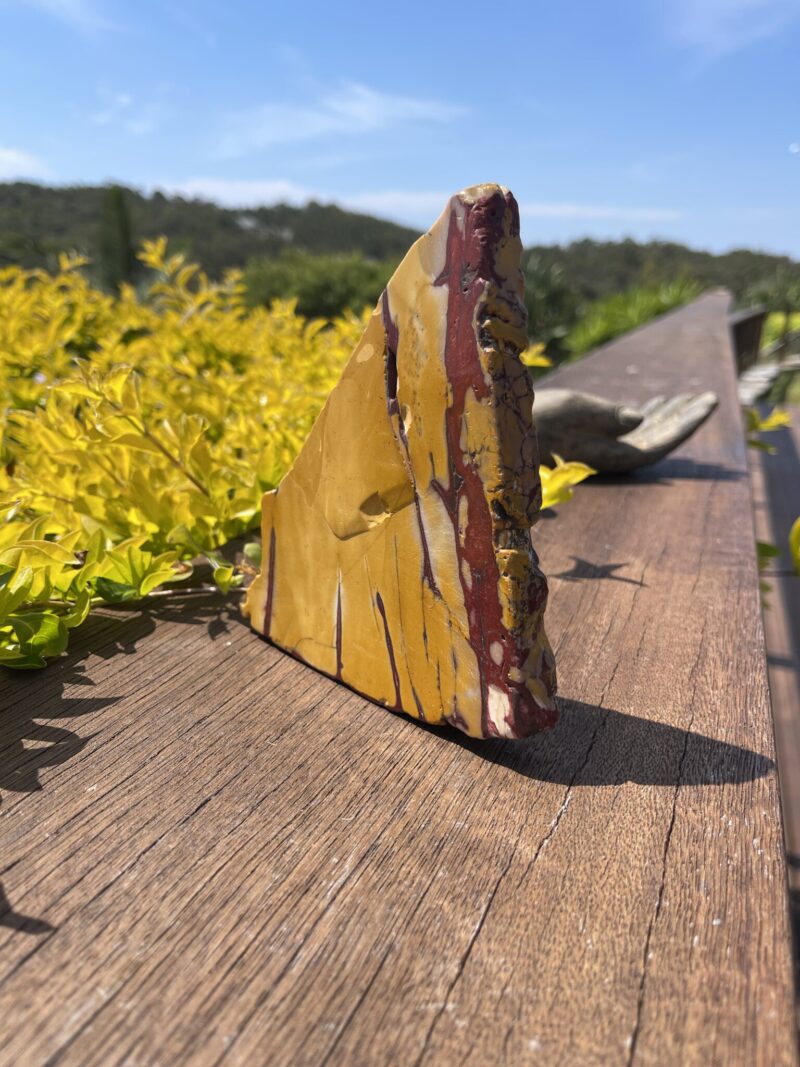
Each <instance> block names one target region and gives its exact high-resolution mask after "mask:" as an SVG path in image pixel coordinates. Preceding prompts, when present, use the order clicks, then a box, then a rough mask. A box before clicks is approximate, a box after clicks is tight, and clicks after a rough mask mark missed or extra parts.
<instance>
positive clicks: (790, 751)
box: [750, 404, 800, 959]
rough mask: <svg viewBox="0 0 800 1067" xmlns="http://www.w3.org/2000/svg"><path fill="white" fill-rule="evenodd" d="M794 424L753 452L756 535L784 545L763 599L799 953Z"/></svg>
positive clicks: (799, 604) (796, 420)
mask: <svg viewBox="0 0 800 1067" xmlns="http://www.w3.org/2000/svg"><path fill="white" fill-rule="evenodd" d="M788 409H789V412H790V414H791V416H792V426H791V427H790V428H787V429H784V430H780V431H777V432H776V433H773V434H770V435H769V438H768V439H769V442H770V444H773V445H774V446H775V447H776V449H777V452H776V453H775V455H773V456H770V455H765V454H764V453H763V452H751V453H750V472H751V478H752V484H753V503H754V506H755V520H756V535H757V537H758V538H759V539H760V540H762V541H770V542H772V543H773V544H774V545H776V546H777V547H778V548H779V549H780V555H779V556H778V557H777V558H775V559H774V560H772V561H771V563H770V566H769V569H768V572H767V574H766V575H765V578H766V580H767V582H768V583H769V585H770V589H769V592H768V593H767V594H766V597H765V604H764V630H765V633H766V639H767V663H768V665H769V687H770V694H771V697H772V713H773V718H774V721H775V735H776V742H777V748H778V767H779V770H780V781H781V799H782V801H783V817H784V825H785V833H786V851H787V854H788V865H789V886H790V890H791V902H792V915H793V922H794V927H795V957H796V959H797V956H798V939H799V938H800V776H798V773H797V769H798V767H800V576H798V575H797V574H795V573H794V571H793V565H792V560H791V558H790V554H789V549H788V537H789V531H790V529H791V527H792V523H793V522H794V520H795V519H796V518H797V516H798V515H800V405H797V404H795V405H789V406H788Z"/></svg>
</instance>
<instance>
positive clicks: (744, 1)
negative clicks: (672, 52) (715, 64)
mask: <svg viewBox="0 0 800 1067" xmlns="http://www.w3.org/2000/svg"><path fill="white" fill-rule="evenodd" d="M668 12H669V17H670V19H671V30H672V33H673V36H674V37H675V38H676V39H677V40H678V41H679V42H680V43H681V44H683V45H686V46H688V47H690V48H692V49H694V50H696V51H697V52H699V53H701V54H702V55H703V56H704V57H705V58H706V59H716V58H718V57H719V56H722V55H725V54H726V53H728V52H734V51H737V50H738V49H740V48H745V47H747V46H748V45H751V44H755V43H756V42H757V41H761V40H764V39H765V38H767V37H772V36H773V35H774V34H776V33H778V32H779V31H780V30H782V29H783V28H784V27H785V26H786V25H788V24H789V23H790V22H792V21H793V20H794V19H796V18H798V16H800V0H672V2H671V4H670V5H669V7H668Z"/></svg>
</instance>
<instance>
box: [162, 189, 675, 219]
mask: <svg viewBox="0 0 800 1067" xmlns="http://www.w3.org/2000/svg"><path fill="white" fill-rule="evenodd" d="M163 188H164V191H165V192H172V193H178V194H180V195H181V196H187V197H198V198H199V199H202V200H212V201H214V203H217V204H222V205H224V206H225V207H234V208H253V207H258V206H259V205H263V204H276V203H284V204H294V205H297V206H300V205H302V204H307V203H308V201H309V200H317V201H321V202H322V203H336V204H339V205H340V207H344V208H348V209H350V210H351V211H361V212H365V213H366V214H370V215H378V216H383V217H384V218H391V219H398V220H401V221H404V222H410V223H411V224H413V225H418V226H426V225H430V224H431V223H432V222H433V221H434V220H435V219H436V218H437V217H438V215H439V214H440V212H441V211H442V210H443V209H444V207H445V205H446V204H447V201H448V200H449V199H450V196H451V193H448V192H402V191H399V190H384V191H381V192H373V193H369V192H367V193H355V194H353V195H348V196H332V195H330V194H326V193H321V192H319V191H318V190H311V189H306V188H304V187H303V186H301V185H298V184H297V183H295V182H292V181H285V180H276V181H258V180H255V181H248V180H237V179H227V178H193V179H191V180H190V181H187V182H182V183H180V184H174V185H170V186H164V187H163ZM520 215H521V216H522V218H528V219H561V220H572V221H586V222H591V221H603V220H606V221H612V222H621V223H636V222H674V221H676V220H677V219H680V218H682V217H683V216H682V213H681V212H680V211H675V210H672V209H669V208H650V207H627V208H626V207H619V206H613V205H608V204H575V203H557V202H530V201H522V202H521V203H520Z"/></svg>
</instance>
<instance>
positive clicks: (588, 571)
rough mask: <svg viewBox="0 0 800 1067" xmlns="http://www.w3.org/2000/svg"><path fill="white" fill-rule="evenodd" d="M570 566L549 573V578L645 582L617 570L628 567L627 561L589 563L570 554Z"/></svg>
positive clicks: (573, 580)
mask: <svg viewBox="0 0 800 1067" xmlns="http://www.w3.org/2000/svg"><path fill="white" fill-rule="evenodd" d="M569 558H570V559H571V560H572V566H571V567H570V569H569V570H568V571H561V572H560V573H559V574H551V575H549V577H550V578H560V579H561V581H563V582H582V581H585V580H586V579H587V578H591V579H601V580H605V581H609V582H624V583H625V584H626V585H638V586H641V587H642V588H645V587H646V583H645V582H643V581H642V580H641V579H640V578H626V577H625V576H624V575H622V574H617V571H618V570H620V569H621V568H622V567H628V566H629V564H628V563H590V562H589V560H588V559H581V558H580V556H570V557H569Z"/></svg>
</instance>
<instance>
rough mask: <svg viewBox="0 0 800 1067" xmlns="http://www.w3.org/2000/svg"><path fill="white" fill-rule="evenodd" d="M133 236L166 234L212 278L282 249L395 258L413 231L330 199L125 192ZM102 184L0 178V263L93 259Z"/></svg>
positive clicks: (99, 234) (99, 224)
mask: <svg viewBox="0 0 800 1067" xmlns="http://www.w3.org/2000/svg"><path fill="white" fill-rule="evenodd" d="M124 194H125V201H126V204H127V208H128V212H129V214H130V224H131V226H130V228H131V233H132V238H133V241H134V242H135V243H136V244H138V243H139V242H141V241H142V240H143V239H144V238H146V237H158V236H159V235H161V234H166V235H167V237H168V238H169V240H170V246H171V247H172V248H173V249H174V250H175V251H182V252H186V253H187V254H188V256H189V257H190V258H191V259H192V260H193V261H195V262H198V263H200V264H201V265H202V266H203V268H204V269H205V270H206V271H207V272H208V274H209V275H210V276H211V277H212V278H215V277H218V276H219V275H220V274H221V273H222V272H223V271H224V270H225V269H226V268H227V267H241V266H244V264H245V263H247V262H248V260H250V259H253V258H256V257H271V256H275V255H277V254H278V253H279V252H280V251H281V250H283V249H286V248H299V249H304V250H306V251H308V252H326V253H330V252H361V253H363V254H364V255H365V256H366V257H368V258H369V259H377V260H385V259H399V258H400V257H401V256H402V255H403V254H404V252H405V251H406V250H407V248H408V246H409V245H410V244H411V243H412V241H414V240H415V239H416V237H417V236H418V234H417V232H416V231H415V230H411V229H408V228H406V227H404V226H398V225H396V224H395V223H393V222H385V221H384V220H382V219H375V218H371V217H370V216H368V215H357V214H354V213H353V212H350V211H343V210H342V209H341V208H338V207H335V206H334V205H332V204H316V203H310V204H308V205H306V206H305V207H302V208H297V207H289V206H288V205H286V204H278V205H276V206H274V207H260V208H255V209H252V210H246V211H243V210H233V209H231V208H223V207H218V206H217V205H216V204H211V203H208V202H206V201H203V200H186V199H184V198H183V197H179V196H164V195H163V194H162V193H153V194H152V196H144V195H142V194H141V193H139V192H136V191H135V190H132V189H125V190H124ZM107 196H108V188H107V187H103V186H60V187H49V186H43V185H34V184H32V183H29V182H13V183H0V264H9V263H18V264H21V265H22V266H25V267H38V266H52V265H53V263H54V262H55V259H56V256H57V254H58V253H59V252H61V251H67V250H69V251H72V250H75V251H79V252H82V253H84V254H85V255H88V256H89V257H90V259H93V260H97V258H98V256H99V252H100V248H101V246H102V243H103V222H102V220H103V217H104V208H105V202H106V199H107Z"/></svg>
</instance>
